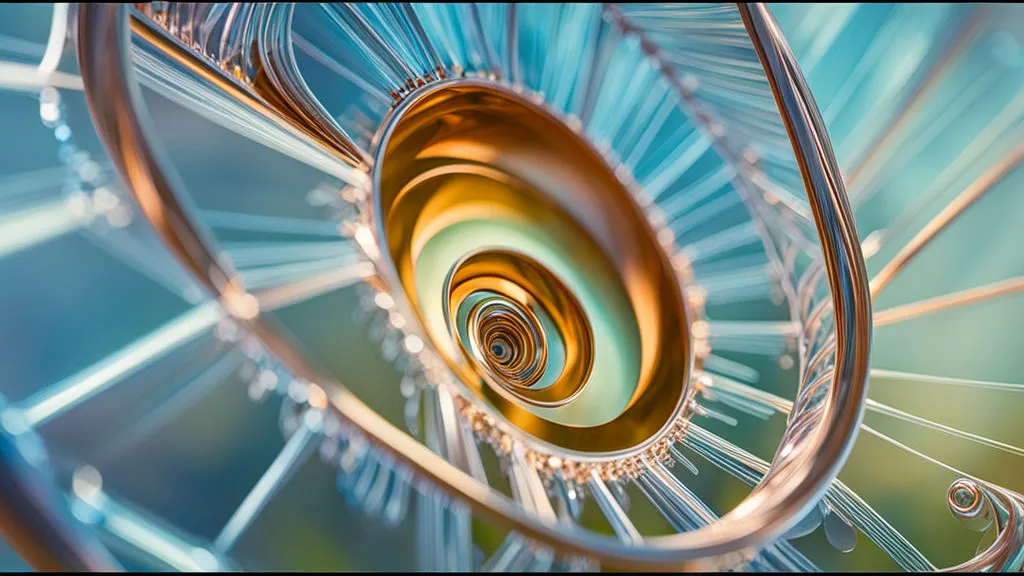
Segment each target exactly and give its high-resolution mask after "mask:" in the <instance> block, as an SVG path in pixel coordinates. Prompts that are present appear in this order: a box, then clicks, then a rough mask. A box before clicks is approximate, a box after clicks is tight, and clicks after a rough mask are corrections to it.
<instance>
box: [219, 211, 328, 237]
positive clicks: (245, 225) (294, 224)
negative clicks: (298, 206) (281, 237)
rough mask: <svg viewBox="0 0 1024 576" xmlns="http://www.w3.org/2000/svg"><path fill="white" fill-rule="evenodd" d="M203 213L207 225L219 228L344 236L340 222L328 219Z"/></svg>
mask: <svg viewBox="0 0 1024 576" xmlns="http://www.w3.org/2000/svg"><path fill="white" fill-rule="evenodd" d="M201 215H202V219H203V222H205V223H206V225H207V226H210V227H211V228H214V229H219V230H237V231H243V232H265V233H274V234H298V235H303V236H326V237H330V238H339V239H340V238H341V237H342V234H341V231H340V230H339V229H338V223H337V222H333V221H328V220H315V219H312V218H288V217H284V216H268V215H263V214H244V213H241V212H225V211H220V210H202V211H201Z"/></svg>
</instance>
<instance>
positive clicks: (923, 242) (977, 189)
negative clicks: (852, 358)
mask: <svg viewBox="0 0 1024 576" xmlns="http://www.w3.org/2000/svg"><path fill="white" fill-rule="evenodd" d="M1021 160H1024V144H1022V145H1019V146H1017V147H1016V148H1015V149H1014V150H1012V151H1011V152H1010V153H1009V154H1007V155H1006V156H1004V157H1003V158H1002V159H1001V160H1000V161H999V162H997V163H995V164H994V165H993V166H992V167H991V168H989V169H988V170H986V171H985V172H984V173H983V174H982V175H981V176H980V177H979V178H978V179H977V180H975V181H974V182H972V183H971V184H970V186H968V187H967V188H966V189H964V191H963V192H961V193H960V195H959V196H957V197H956V198H955V199H954V200H953V201H952V202H950V203H949V204H948V205H947V206H946V207H945V208H943V209H942V211H941V212H939V214H938V215H936V216H935V218H933V219H932V220H931V221H930V222H929V223H928V224H927V225H926V226H925V227H924V228H923V229H922V230H921V231H920V232H919V233H918V234H917V235H916V236H914V237H913V238H912V239H911V240H910V242H908V243H907V245H906V246H904V247H903V249H901V250H900V251H899V253H898V254H896V257H894V258H893V259H892V260H891V261H890V262H889V263H888V264H886V265H885V267H884V268H882V270H881V271H880V272H879V273H878V274H876V275H875V277H874V278H872V279H871V297H872V298H877V297H878V294H879V292H881V291H882V289H883V288H885V286H886V285H887V284H889V282H890V281H891V280H892V279H893V278H894V277H895V276H896V274H897V273H899V272H900V270H902V269H903V268H904V267H905V266H906V265H907V263H909V262H910V260H911V259H912V258H914V257H915V256H917V254H918V253H919V252H920V251H921V250H922V249H923V248H924V247H925V246H927V245H928V243H929V242H931V241H932V240H933V239H934V238H935V237H936V236H937V235H938V234H939V233H940V232H942V231H943V230H945V229H946V227H947V226H949V225H950V224H952V223H953V222H954V221H956V219H957V218H958V217H960V215H961V214H963V213H964V212H965V211H966V210H967V209H968V208H970V207H971V205H972V204H974V202H975V201H977V200H978V199H979V198H981V197H982V196H983V195H984V194H985V193H986V192H988V191H989V190H991V189H992V188H993V187H995V185H996V184H998V183H999V182H1000V181H1002V180H1003V178H1004V177H1006V175H1007V174H1009V173H1010V172H1012V171H1013V170H1014V169H1015V168H1016V167H1017V166H1018V165H1019V164H1020V162H1021ZM876 325H877V324H876Z"/></svg>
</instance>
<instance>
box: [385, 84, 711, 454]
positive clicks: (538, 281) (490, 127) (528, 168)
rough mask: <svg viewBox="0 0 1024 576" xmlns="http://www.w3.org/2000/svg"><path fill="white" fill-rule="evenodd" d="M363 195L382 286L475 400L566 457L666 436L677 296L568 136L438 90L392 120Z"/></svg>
mask: <svg viewBox="0 0 1024 576" xmlns="http://www.w3.org/2000/svg"><path fill="white" fill-rule="evenodd" d="M374 183H375V186H376V190H375V194H374V201H375V205H374V217H375V223H374V224H375V226H376V230H375V233H376V235H377V239H378V244H379V245H380V246H381V247H382V258H383V260H384V263H385V267H384V268H385V269H384V274H385V276H386V277H387V278H386V279H387V281H388V282H389V284H390V285H391V286H392V287H393V288H394V289H395V292H396V296H399V297H403V296H404V299H405V301H406V302H407V304H408V308H409V310H408V311H409V312H411V313H412V314H414V315H415V316H416V317H417V320H419V323H420V325H421V326H422V327H423V328H424V331H425V334H426V336H427V337H428V338H429V340H430V343H431V345H432V347H433V349H434V350H436V351H437V352H438V354H439V355H440V356H441V357H442V358H443V360H444V361H445V362H446V363H447V364H448V366H449V367H450V368H451V369H452V371H453V372H454V373H455V375H457V376H458V378H459V380H461V382H462V383H463V384H465V386H466V387H467V388H468V391H469V392H470V395H476V396H478V397H479V398H480V399H482V400H483V401H484V402H485V403H486V404H489V405H490V406H491V408H493V409H494V410H495V411H496V412H497V413H499V414H500V415H501V416H503V417H505V418H506V419H507V420H508V421H509V422H511V423H512V424H513V425H515V426H517V427H519V428H520V429H522V430H523V431H524V432H526V433H527V434H529V435H531V436H533V437H534V438H536V439H538V440H540V441H542V442H546V443H548V444H551V445H554V446H557V447H559V448H562V449H565V450H570V451H576V452H585V453H610V452H618V451H622V450H627V449H630V448H634V447H636V446H638V445H640V444H642V443H644V442H645V441H646V440H648V439H650V438H652V437H653V436H655V435H656V433H657V432H658V431H659V430H661V429H663V428H664V427H666V426H667V425H668V424H669V423H670V422H671V421H672V419H673V417H674V415H675V414H677V413H678V410H679V408H680V406H681V402H682V399H683V398H684V395H685V391H686V386H687V382H688V377H689V371H690V366H691V362H692V359H691V345H690V339H689V332H688V325H689V324H688V313H687V311H686V309H685V306H684V304H683V301H682V295H681V291H680V287H679V286H678V284H677V280H676V277H675V274H674V272H673V270H672V267H671V265H670V264H669V262H668V259H667V257H666V255H665V254H664V252H663V250H662V249H661V247H660V245H659V244H658V242H657V241H656V239H655V235H654V233H653V231H652V230H651V228H650V226H649V224H648V223H647V220H646V218H645V216H644V214H643V213H642V212H641V210H640V208H639V207H638V206H637V204H636V202H635V201H634V200H633V198H632V197H631V196H630V192H629V190H628V189H626V188H625V186H623V184H622V183H621V182H620V181H619V179H618V178H617V177H616V176H615V173H614V171H613V170H612V169H611V168H610V167H609V166H608V164H607V163H606V162H605V161H604V160H603V159H602V158H601V157H600V156H599V155H598V154H597V153H596V152H594V151H593V149H591V148H590V147H589V146H588V145H587V143H586V142H585V141H583V140H582V139H580V138H579V137H578V136H577V135H576V134H575V133H573V131H572V130H570V129H569V128H568V127H567V126H566V125H565V124H564V123H563V122H561V121H560V120H559V119H557V118H555V117H554V116H552V115H550V114H548V113H547V112H545V111H544V110H542V109H540V108H538V107H536V106H535V105H533V104H531V103H529V102H527V101H525V100H524V99H523V98H522V97H520V96H518V95H516V94H514V93H512V92H510V91H507V90H505V89H503V88H500V87H496V86H493V85H490V84H486V83H483V82H474V81H466V80H461V81H458V82H456V83H443V84H439V85H436V86H435V87H434V88H433V89H431V90H428V91H425V92H423V93H419V94H416V95H414V96H413V97H411V98H410V100H409V101H407V102H405V103H403V105H402V106H401V107H399V108H398V109H397V110H396V112H395V113H394V114H393V116H392V118H391V119H390V122H389V124H388V128H387V130H386V131H385V133H384V134H383V137H382V139H381V142H380V145H379V148H378V154H377V160H376V163H375V168H374ZM389 266H390V268H389ZM399 287H400V288H401V290H400V291H399V290H398V288H399Z"/></svg>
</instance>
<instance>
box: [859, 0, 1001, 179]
mask: <svg viewBox="0 0 1024 576" xmlns="http://www.w3.org/2000/svg"><path fill="white" fill-rule="evenodd" d="M986 16H987V7H985V6H978V7H977V8H976V9H975V10H974V12H973V13H972V14H971V17H970V18H969V19H968V20H967V21H966V22H964V23H963V24H962V25H961V27H960V33H959V34H958V35H957V37H956V39H955V40H954V41H953V42H951V43H950V45H949V48H947V49H946V51H945V52H944V53H943V54H942V56H941V57H940V58H939V59H938V61H937V62H936V63H935V64H934V65H933V66H932V67H931V69H930V70H929V71H928V74H927V76H925V78H924V80H923V81H921V83H920V84H918V85H917V87H916V88H915V89H914V91H913V92H912V93H911V95H910V96H909V97H908V98H907V99H906V101H905V102H904V103H903V104H902V106H901V107H900V110H899V111H898V112H897V113H896V115H895V117H894V118H893V119H892V120H891V121H889V122H885V123H884V126H885V128H884V129H883V130H882V132H881V133H880V134H879V135H878V137H877V138H875V141H874V142H873V143H872V144H871V145H870V146H869V147H868V150H869V152H868V154H867V155H866V156H864V157H863V158H861V159H860V160H859V161H858V162H857V163H856V164H855V165H854V166H853V167H852V168H851V169H850V170H849V171H848V174H849V176H848V177H847V186H853V185H854V183H855V182H856V181H857V180H859V179H860V177H861V174H862V173H863V170H864V169H865V167H866V166H870V165H871V164H872V162H874V161H875V160H876V159H877V158H881V157H882V156H881V152H882V151H883V150H885V149H887V148H888V147H889V146H890V145H891V144H892V140H893V138H894V137H895V136H897V135H898V134H900V133H901V132H902V131H903V129H904V128H906V125H907V123H908V122H909V120H910V119H912V118H914V116H915V114H916V113H917V112H918V110H919V109H920V108H921V106H922V104H923V103H924V102H925V101H926V100H927V98H928V96H929V95H931V93H932V92H933V91H934V90H935V89H936V88H937V87H938V86H939V83H940V82H939V81H940V80H941V79H942V78H944V77H945V73H946V72H947V71H948V70H950V69H951V68H952V66H953V64H955V63H956V62H958V61H959V59H960V57H961V56H963V55H964V53H965V52H966V51H967V48H969V47H970V46H971V45H973V43H974V41H975V40H976V39H977V38H978V32H980V31H981V24H982V23H984V21H985V17H986Z"/></svg>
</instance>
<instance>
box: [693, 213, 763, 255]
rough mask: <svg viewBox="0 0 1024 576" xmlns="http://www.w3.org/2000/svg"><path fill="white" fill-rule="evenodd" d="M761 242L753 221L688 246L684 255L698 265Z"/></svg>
mask: <svg viewBox="0 0 1024 576" xmlns="http://www.w3.org/2000/svg"><path fill="white" fill-rule="evenodd" d="M760 242H761V236H760V235H759V234H758V232H757V224H756V223H755V222H754V221H753V220H751V221H749V222H744V223H743V224H738V225H736V226H733V227H732V228H726V229H725V230H722V231H720V232H716V233H714V234H712V235H710V236H707V237H706V238H702V239H700V240H698V241H696V242H693V243H692V244H688V245H687V246H686V247H685V248H683V253H684V254H686V256H687V258H688V259H689V260H690V262H694V263H696V262H701V261H703V260H709V259H711V258H714V257H716V256H719V255H721V254H725V253H727V252H730V251H732V250H735V249H737V248H742V247H744V246H750V245H753V244H758V243H760Z"/></svg>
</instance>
